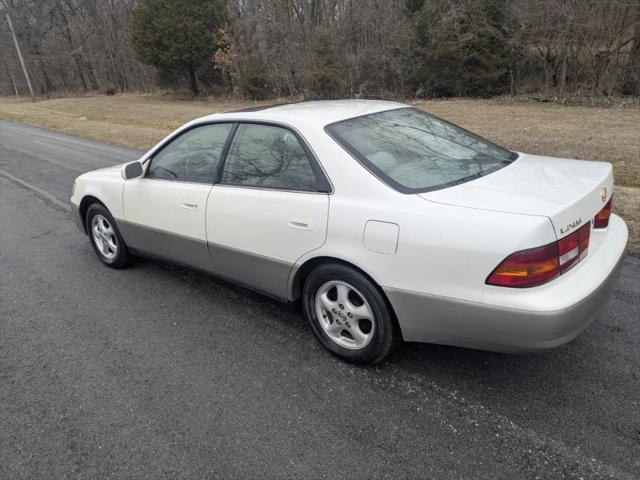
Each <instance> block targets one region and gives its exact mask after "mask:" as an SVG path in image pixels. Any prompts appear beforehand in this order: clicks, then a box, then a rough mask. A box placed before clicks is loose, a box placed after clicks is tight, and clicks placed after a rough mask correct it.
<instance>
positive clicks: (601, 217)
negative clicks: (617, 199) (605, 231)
mask: <svg viewBox="0 0 640 480" xmlns="http://www.w3.org/2000/svg"><path fill="white" fill-rule="evenodd" d="M611 208H613V195H612V196H611V198H610V199H609V201H608V202H607V204H606V205H605V206H604V207H603V208H602V210H600V211H599V212H598V213H597V214H596V216H595V218H594V219H593V228H607V227H608V226H609V218H610V217H611Z"/></svg>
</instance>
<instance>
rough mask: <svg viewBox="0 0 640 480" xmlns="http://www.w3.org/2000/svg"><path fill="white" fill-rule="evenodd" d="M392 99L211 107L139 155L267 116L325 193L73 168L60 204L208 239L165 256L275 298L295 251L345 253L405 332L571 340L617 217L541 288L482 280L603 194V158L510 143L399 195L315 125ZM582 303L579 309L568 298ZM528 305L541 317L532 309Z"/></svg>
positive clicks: (290, 287) (614, 236) (544, 344)
mask: <svg viewBox="0 0 640 480" xmlns="http://www.w3.org/2000/svg"><path fill="white" fill-rule="evenodd" d="M405 107H406V105H403V104H399V103H394V102H379V101H357V100H349V101H333V102H308V103H300V104H293V105H286V106H279V107H274V108H269V109H265V110H260V111H253V112H230V113H222V114H215V115H210V116H207V117H203V118H200V119H197V120H194V121H192V122H190V123H188V124H186V125H185V126H183V127H181V128H180V129H178V130H177V131H176V132H173V133H172V134H171V135H169V136H168V137H167V138H166V139H164V140H163V141H161V142H160V143H159V144H158V145H156V146H155V147H154V148H152V149H151V150H150V151H149V152H148V153H146V154H145V155H143V157H142V158H141V159H140V161H141V162H143V165H146V164H147V161H148V159H150V158H151V157H153V154H154V152H155V151H157V150H158V149H159V148H160V147H161V146H162V145H163V144H164V143H165V142H166V141H167V140H170V139H172V138H174V137H175V136H177V135H179V134H180V133H181V132H182V131H185V130H186V129H189V128H191V127H192V126H194V125H200V124H205V123H210V122H222V121H224V122H256V121H258V122H272V123H275V124H279V125H285V126H287V127H289V128H291V129H292V130H294V131H296V132H297V133H298V134H299V135H300V136H301V137H302V138H303V139H304V140H305V141H306V143H307V144H308V146H309V148H310V150H311V151H312V152H313V154H314V156H315V157H316V158H317V160H318V161H319V162H320V165H321V167H322V169H323V170H324V172H325V174H326V176H327V177H328V179H329V181H330V183H331V188H332V190H331V192H330V193H319V192H317V193H316V192H314V193H309V192H287V191H278V190H267V189H259V188H247V187H234V186H227V185H219V184H216V185H204V184H194V183H183V182H172V181H159V180H151V179H145V178H136V179H131V180H126V181H125V180H124V179H123V177H122V175H121V172H120V168H115V169H103V170H99V171H95V172H90V173H88V174H85V175H82V176H80V177H78V179H77V181H76V188H75V192H74V194H73V196H72V198H71V202H72V204H73V205H75V208H76V210H77V209H80V208H81V205H82V202H83V199H86V198H88V197H89V196H91V197H95V198H97V199H99V200H100V201H101V202H103V203H104V204H105V206H106V207H107V208H108V209H109V211H110V212H111V214H112V215H113V217H114V218H115V219H116V221H117V222H121V221H122V222H124V223H130V224H135V225H137V226H144V227H150V228H152V229H154V230H157V231H158V232H166V233H170V234H175V235H178V236H180V237H184V238H186V239H190V240H193V241H194V242H199V243H200V244H202V245H205V246H206V245H209V248H210V252H211V255H210V260H211V263H209V264H208V265H195V263H199V262H204V261H205V260H203V259H204V254H202V255H201V254H198V255H191V254H189V255H186V257H185V258H182V259H181V258H177V260H178V261H182V262H183V263H186V264H190V265H193V266H198V267H199V268H203V269H205V270H209V271H211V272H214V273H217V274H220V275H222V276H223V277H225V278H228V279H231V280H234V281H237V282H240V283H243V284H245V285H249V286H251V287H253V288H257V289H259V290H261V291H264V292H266V293H268V294H271V295H274V296H277V297H280V298H282V299H285V300H294V299H295V298H296V296H297V295H298V294H299V288H297V286H296V284H295V282H296V273H297V272H298V271H300V270H299V269H300V267H302V266H303V265H305V264H306V263H307V262H309V261H313V260H314V259H318V258H333V259H339V260H342V261H344V262H348V263H349V264H351V265H354V266H355V267H357V268H359V269H361V270H362V271H363V272H365V273H366V274H367V275H368V276H369V277H370V278H372V280H373V281H374V282H375V283H376V284H377V285H379V286H380V287H381V288H382V289H383V290H384V292H385V293H386V295H387V298H388V299H389V301H390V303H391V305H392V307H393V309H394V311H395V314H396V316H397V319H398V322H399V325H400V328H401V330H402V334H403V337H404V339H405V340H410V341H429V342H439V343H447V344H453V345H463V346H471V347H479V348H489V349H496V350H511V349H539V348H548V347H552V346H556V345H558V344H561V343H564V342H566V341H568V340H570V339H571V338H573V337H574V336H575V335H577V334H578V333H579V332H580V331H581V330H582V329H583V328H584V327H585V326H586V325H587V324H588V322H589V321H590V320H591V319H592V318H593V316H594V315H595V311H596V309H595V307H592V305H593V304H594V303H597V302H600V303H601V300H600V297H598V299H595V297H593V296H594V295H595V293H597V292H599V291H600V290H601V289H602V288H601V287H603V285H605V284H606V283H607V282H609V283H610V281H609V279H610V278H612V277H613V276H615V272H616V269H617V268H618V266H619V263H620V259H621V257H622V256H623V255H624V251H625V247H626V242H627V237H628V233H627V229H626V225H625V224H624V222H623V221H622V220H621V219H620V218H619V217H617V216H615V215H613V216H612V218H611V222H610V225H609V227H608V228H607V229H604V230H602V231H597V232H596V231H594V232H592V236H591V245H590V247H589V254H588V255H587V257H586V258H585V259H584V260H583V261H581V262H580V263H579V264H578V265H577V266H576V267H575V268H573V269H572V270H570V271H569V272H567V273H566V274H563V275H561V276H560V277H558V278H556V279H554V280H552V281H551V282H549V283H547V284H545V285H541V286H539V287H534V288H526V289H516V288H505V287H495V286H491V285H487V284H486V283H485V280H486V278H487V276H488V275H489V273H490V272H491V271H492V270H493V269H494V268H495V267H496V266H497V265H498V264H499V263H500V262H501V261H502V260H503V259H504V258H505V257H506V256H508V255H510V254H512V253H513V252H516V251H519V250H524V249H528V248H532V247H536V246H539V245H545V244H548V243H551V242H554V241H556V240H557V239H558V238H560V237H561V236H563V234H564V233H566V232H564V233H563V231H562V229H563V228H564V227H565V226H566V225H567V224H569V223H571V222H573V221H575V219H576V218H582V220H584V221H585V222H586V221H588V220H590V219H591V218H592V217H593V216H594V215H595V214H596V213H597V212H598V211H599V210H600V209H601V208H602V205H603V203H604V202H605V201H606V200H608V199H609V198H610V196H611V194H612V192H613V175H612V168H611V165H610V164H608V163H605V162H586V161H578V160H567V159H555V158H549V157H541V156H536V155H528V154H521V155H520V158H519V159H518V160H516V161H515V162H513V163H512V164H510V165H508V166H506V167H505V168H503V169H501V170H498V171H496V172H493V173H491V174H488V175H486V176H484V177H481V178H478V179H475V180H472V181H468V182H466V183H462V184H459V185H456V186H453V187H449V188H444V189H441V190H436V191H431V192H428V193H423V194H403V193H400V192H398V191H396V190H394V189H393V188H391V187H390V186H388V185H387V184H385V183H384V182H382V181H381V180H380V179H378V178H376V177H375V176H374V175H373V174H371V173H370V172H369V171H367V169H366V168H365V167H364V166H363V165H362V164H361V163H359V162H358V161H356V160H355V159H354V158H353V157H351V155H350V154H349V153H348V152H347V151H345V149H343V148H342V147H341V146H340V145H339V144H338V143H337V142H336V141H334V140H333V138H332V137H331V136H330V135H329V134H328V133H327V132H326V131H325V126H326V125H328V124H330V123H333V122H337V121H340V120H344V119H349V118H353V117H356V116H360V115H365V114H371V113H375V112H382V111H386V110H391V109H397V108H405ZM603 189H606V192H607V193H606V198H604V199H603V198H601V194H602V192H603V191H604V190H603ZM194 205H195V207H193V206H194ZM192 207H193V208H192ZM125 239H126V236H125ZM194 245H198V243H194ZM158 248H160V247H158ZM196 250H197V248H196ZM242 255H246V257H243V258H244V259H241V256H242ZM167 256H169V255H167ZM174 257H175V255H174ZM249 258H250V259H251V260H250V261H249V260H247V259H249ZM174 259H176V258H174ZM268 262H271V263H268ZM272 264H273V265H275V264H277V265H279V266H280V267H278V268H276V269H273V267H272V266H270V265H272ZM252 269H255V270H252ZM272 272H273V273H272ZM252 275H253V277H254V278H255V279H257V280H255V283H254V284H252V281H254V280H253V279H252ZM603 298H604V297H603ZM587 301H589V302H590V303H589V305H590V307H589V309H586V307H583V306H582V305H584V304H586V302H587ZM578 308H582V310H580V311H579V315H582V316H583V317H584V318H582V320H580V321H578V320H576V319H575V317H576V315H577V314H573V315H570V316H571V319H570V320H566V321H565V320H562V322H565V323H563V324H562V325H560V320H558V319H557V318H556V317H554V316H553V315H555V313H554V312H565V311H568V310H567V309H578ZM585 309H586V310H585ZM572 311H573V310H572ZM576 311H577V310H576ZM461 312H466V313H461ZM474 312H478V315H477V318H474V317H475V315H474ZM495 312H501V314H500V315H496V314H495ZM504 312H507V313H505V314H504V315H502V313H504ZM585 312H586V313H585ZM521 314H522V315H521ZM525 314H530V315H529V316H527V315H525ZM541 315H542V316H544V319H548V321H547V320H539V318H540V316H541ZM563 315H565V314H564V313H563ZM567 315H568V314H567ZM567 315H565V316H567ZM503 317H504V318H503ZM587 317H588V318H587ZM509 318H513V322H511V321H510V320H509ZM563 318H564V317H563ZM510 322H511V323H510ZM519 322H520V323H519ZM533 322H539V323H537V324H534V323H533ZM545 322H546V323H545ZM519 332H520V333H519ZM519 335H520V336H521V337H522V338H519Z"/></svg>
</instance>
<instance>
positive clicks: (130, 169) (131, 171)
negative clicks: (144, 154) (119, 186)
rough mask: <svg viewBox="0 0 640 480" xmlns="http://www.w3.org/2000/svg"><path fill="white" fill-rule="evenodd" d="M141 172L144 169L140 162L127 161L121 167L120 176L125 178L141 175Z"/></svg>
mask: <svg viewBox="0 0 640 480" xmlns="http://www.w3.org/2000/svg"><path fill="white" fill-rule="evenodd" d="M143 173H144V169H143V168H142V164H141V163H140V162H131V163H127V164H126V165H125V166H124V167H123V168H122V178H124V179H125V180H130V179H132V178H138V177H141V176H142V174H143Z"/></svg>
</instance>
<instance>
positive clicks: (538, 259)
mask: <svg viewBox="0 0 640 480" xmlns="http://www.w3.org/2000/svg"><path fill="white" fill-rule="evenodd" d="M590 235H591V222H589V223H587V224H586V225H584V226H582V227H581V228H580V229H579V230H578V231H576V232H573V233H572V234H571V235H568V236H566V237H564V238H562V239H560V240H558V241H557V242H554V243H550V244H549V245H545V246H543V247H536V248H530V249H528V250H522V251H520V252H516V253H514V254H513V255H510V256H509V257H507V258H506V259H505V260H503V261H502V263H500V265H498V266H497V267H496V269H495V270H494V271H493V272H492V273H491V275H489V277H488V278H487V284H489V285H496V286H499V287H536V286H538V285H542V284H543V283H547V282H548V281H550V280H553V279H554V278H555V277H557V276H558V275H560V274H561V273H563V272H566V271H567V270H569V269H570V268H571V267H572V266H574V265H575V264H576V263H578V262H579V261H580V260H582V259H583V258H584V257H585V255H586V254H587V250H588V248H589V236H590Z"/></svg>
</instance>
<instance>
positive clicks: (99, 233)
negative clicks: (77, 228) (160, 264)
mask: <svg viewBox="0 0 640 480" xmlns="http://www.w3.org/2000/svg"><path fill="white" fill-rule="evenodd" d="M85 221H86V223H85V226H86V228H87V234H88V235H89V241H90V242H91V246H92V247H93V251H94V252H96V255H97V256H98V258H99V259H100V261H101V262H102V263H104V264H105V265H106V266H107V267H110V268H117V269H119V268H124V267H126V266H127V265H129V264H130V263H131V259H132V258H131V254H130V253H129V250H128V248H127V245H126V244H125V243H124V240H123V239H122V235H121V234H120V230H118V226H117V225H116V222H115V220H114V219H113V217H112V216H111V213H109V210H107V209H106V208H105V207H104V206H102V205H100V204H99V203H94V204H93V205H91V206H90V207H89V208H88V210H87V215H86V218H85Z"/></svg>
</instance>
